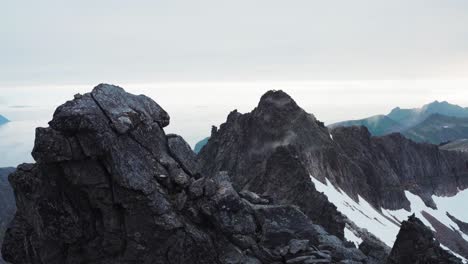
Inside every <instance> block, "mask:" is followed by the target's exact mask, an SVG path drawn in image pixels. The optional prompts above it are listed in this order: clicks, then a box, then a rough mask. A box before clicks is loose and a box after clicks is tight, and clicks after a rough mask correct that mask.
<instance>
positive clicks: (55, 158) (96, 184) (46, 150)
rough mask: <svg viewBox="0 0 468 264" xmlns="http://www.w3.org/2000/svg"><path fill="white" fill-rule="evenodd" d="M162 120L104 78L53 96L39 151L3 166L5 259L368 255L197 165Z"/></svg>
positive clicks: (145, 101)
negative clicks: (9, 203)
mask: <svg viewBox="0 0 468 264" xmlns="http://www.w3.org/2000/svg"><path fill="white" fill-rule="evenodd" d="M274 103H275V104H276V103H285V104H288V102H287V101H284V102H276V101H275V102H274ZM303 117H304V118H308V117H307V116H303ZM168 123H169V115H168V114H167V113H166V112H165V111H164V110H163V109H162V108H161V107H160V106H159V105H158V104H156V103H155V102H154V101H152V100H151V99H149V98H147V97H145V96H135V95H131V94H128V93H126V92H125V91H124V90H123V89H122V88H119V87H116V86H112V85H106V84H101V85H99V86H97V87H96V88H94V90H93V91H92V92H91V93H88V94H84V95H76V96H75V99H74V100H73V101H69V102H67V103H65V104H64V105H62V106H60V107H59V108H58V109H57V110H56V112H55V113H54V118H53V120H52V121H51V122H50V123H49V125H50V127H48V128H38V129H37V131H36V141H35V147H34V150H33V157H34V158H35V160H36V162H37V163H36V164H22V165H20V166H19V167H18V168H17V170H16V171H15V172H14V173H13V174H11V175H10V177H9V180H10V183H11V185H12V186H13V188H14V190H15V196H16V197H15V198H16V204H17V207H18V209H17V212H16V214H15V216H14V219H13V221H12V222H11V223H10V226H9V228H8V230H7V232H6V235H5V240H4V244H3V247H2V252H3V256H4V258H5V259H6V260H7V261H9V262H11V263H13V264H17V263H18V264H19V263H21V264H36V263H47V264H55V263H56V264H64V263H65V264H67V263H68V264H72V263H73V264H74V263H103V264H106V263H108V264H110V263H129V264H130V263H152V264H154V263H161V264H162V263H206V264H212V263H252V264H254V263H255V264H256V263H338V262H340V261H345V262H342V263H363V262H366V260H367V257H366V256H365V255H364V254H363V253H362V252H361V251H359V250H358V249H356V248H348V247H346V246H345V245H344V244H343V242H342V241H341V240H340V239H339V238H338V237H336V236H333V235H330V234H328V233H327V232H326V231H325V230H324V229H323V228H322V227H320V226H317V225H315V224H313V222H312V221H311V220H310V218H309V217H308V216H307V215H306V214H304V213H303V212H301V211H300V210H299V208H297V207H295V206H292V205H275V204H272V203H271V202H272V201H271V200H270V199H268V198H267V197H262V196H259V195H257V194H255V193H252V192H250V193H248V192H243V193H242V194H239V193H238V192H237V191H236V190H235V189H234V187H233V185H232V184H231V179H230V178H229V175H228V173H226V172H222V171H218V172H216V173H213V174H212V175H210V177H204V175H203V174H200V173H199V172H198V171H197V168H196V167H197V166H195V165H196V160H195V156H194V154H193V152H191V151H190V148H189V147H188V145H187V143H186V142H185V141H184V140H183V139H182V138H181V137H179V136H176V135H168V136H166V134H165V133H164V130H163V127H165V126H167V125H168ZM315 124H316V125H317V126H319V127H320V124H319V123H315ZM285 151H286V150H285ZM287 153H289V152H287ZM282 155H283V154H282V153H281V152H280V153H278V154H277V155H276V156H278V157H279V158H278V159H279V160H282V159H283V156H282ZM287 156H288V157H284V159H286V158H289V154H288V155H287ZM273 159H275V156H273ZM294 167H298V166H294ZM296 169H297V171H298V173H300V174H301V176H307V175H303V174H304V173H305V172H304V171H301V170H303V169H304V168H303V167H298V168H296ZM237 177H238V176H237ZM291 187H292V186H291ZM307 188H313V186H311V185H309V187H307ZM311 190H312V191H313V189H311ZM315 195H316V196H314V198H317V197H318V198H317V199H322V198H320V195H319V194H315ZM273 200H274V199H273ZM326 206H330V205H328V204H326V205H324V207H326Z"/></svg>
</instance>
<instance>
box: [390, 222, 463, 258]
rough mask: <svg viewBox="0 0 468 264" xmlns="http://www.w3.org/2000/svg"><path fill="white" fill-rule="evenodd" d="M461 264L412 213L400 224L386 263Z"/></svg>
mask: <svg viewBox="0 0 468 264" xmlns="http://www.w3.org/2000/svg"><path fill="white" fill-rule="evenodd" d="M419 263H420V264H423V263H424V264H441V263H444V264H452V263H453V264H461V263H462V262H461V260H460V259H458V258H457V257H455V256H454V255H452V254H450V253H449V252H447V251H445V250H444V249H442V248H441V247H440V244H439V242H438V241H437V240H435V239H434V236H433V234H432V232H431V230H430V229H429V228H427V227H426V226H425V225H424V224H423V223H422V222H421V221H420V220H419V219H417V218H416V217H415V216H414V215H413V216H410V217H409V219H408V220H407V221H404V222H403V223H402V225H401V229H400V232H399V233H398V236H397V240H396V241H395V245H394V246H393V249H392V251H391V253H390V256H389V257H388V261H387V264H419Z"/></svg>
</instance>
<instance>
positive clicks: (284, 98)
mask: <svg viewBox="0 0 468 264" xmlns="http://www.w3.org/2000/svg"><path fill="white" fill-rule="evenodd" d="M258 107H259V108H262V107H266V108H276V109H283V108H295V109H297V108H299V107H298V106H297V104H296V102H295V101H294V100H293V99H292V98H291V96H289V95H288V94H287V93H285V92H284V91H282V90H270V91H267V92H266V93H265V94H264V95H262V97H261V98H260V102H259V104H258Z"/></svg>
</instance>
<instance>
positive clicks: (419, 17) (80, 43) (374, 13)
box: [0, 0, 468, 89]
mask: <svg viewBox="0 0 468 264" xmlns="http://www.w3.org/2000/svg"><path fill="white" fill-rule="evenodd" d="M467 12H468V1H465V0H444V1H440V0H411V1H408V0H392V1H388V0H385V1H384V0H353V1H349V0H341V1H338V0H330V1H314V0H291V1H284V0H281V1H280V0H236V1H227V0H200V1H192V0H184V1H179V0H158V1H150V0H148V1H145V0H134V1H128V0H99V1H95V0H80V1H63V0H41V1H32V0H30V1H2V8H1V9H0V22H1V23H0V35H1V41H0V53H1V54H0V55H1V60H0V88H1V87H8V86H10V87H11V86H15V85H20V84H21V85H49V84H87V83H94V84H97V83H100V82H113V83H149V82H172V81H175V82H181V81H185V82H193V81H200V82H211V81H217V82H219V81H227V82H233V81H240V82H244V81H258V80H262V81H305V80H426V79H445V80H447V79H448V80H453V79H466V78H467V76H466V75H467V74H466V73H467V72H468V27H467V26H466V25H468V16H467V15H466V14H467ZM375 89H378V88H377V87H376V88H375Z"/></svg>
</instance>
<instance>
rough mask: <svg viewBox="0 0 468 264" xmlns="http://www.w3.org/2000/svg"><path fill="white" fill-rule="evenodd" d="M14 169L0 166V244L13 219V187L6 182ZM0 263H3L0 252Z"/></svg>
mask: <svg viewBox="0 0 468 264" xmlns="http://www.w3.org/2000/svg"><path fill="white" fill-rule="evenodd" d="M14 170H15V169H14V168H0V208H1V209H0V246H1V245H2V242H3V235H4V234H5V231H6V229H7V227H8V224H9V223H10V221H11V220H12V219H13V216H14V214H15V211H16V206H15V197H14V195H13V188H11V186H10V183H9V182H8V175H9V174H10V173H12V172H13V171H14ZM0 263H4V262H3V259H2V255H1V254H0Z"/></svg>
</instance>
